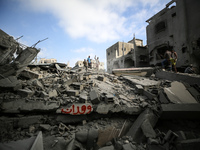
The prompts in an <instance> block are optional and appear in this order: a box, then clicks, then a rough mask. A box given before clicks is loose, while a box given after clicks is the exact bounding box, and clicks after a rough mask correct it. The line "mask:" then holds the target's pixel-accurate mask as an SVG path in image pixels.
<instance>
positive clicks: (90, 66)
mask: <svg viewBox="0 0 200 150" xmlns="http://www.w3.org/2000/svg"><path fill="white" fill-rule="evenodd" d="M94 59H95V61H96V67H95V66H94V67H95V68H96V69H97V70H99V64H100V61H99V57H96V55H95V57H94ZM83 65H84V67H85V69H86V71H87V69H88V68H90V69H92V61H91V58H90V56H88V58H87V60H86V59H84V61H83Z"/></svg>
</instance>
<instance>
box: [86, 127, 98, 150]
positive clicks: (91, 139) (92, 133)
mask: <svg viewBox="0 0 200 150" xmlns="http://www.w3.org/2000/svg"><path fill="white" fill-rule="evenodd" d="M98 134H99V132H98V130H97V129H92V128H91V129H89V131H88V134H87V145H86V149H91V148H92V147H93V148H94V147H95V144H96V140H97V138H98Z"/></svg>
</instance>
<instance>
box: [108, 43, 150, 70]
mask: <svg viewBox="0 0 200 150" xmlns="http://www.w3.org/2000/svg"><path fill="white" fill-rule="evenodd" d="M134 41H135V44H133V40H131V41H129V42H128V43H125V42H117V43H115V44H114V45H112V46H111V47H109V48H108V49H107V50H106V56H107V72H108V73H111V72H112V70H113V69H118V68H132V67H135V66H136V67H144V66H148V65H149V63H148V50H147V48H146V47H144V46H143V41H142V40H140V39H135V40H134ZM134 45H135V46H134ZM123 50H124V51H123ZM134 52H136V55H134ZM135 63H136V64H135Z"/></svg>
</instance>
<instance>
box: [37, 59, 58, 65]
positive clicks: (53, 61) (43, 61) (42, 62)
mask: <svg viewBox="0 0 200 150" xmlns="http://www.w3.org/2000/svg"><path fill="white" fill-rule="evenodd" d="M56 62H57V60H56V59H54V58H51V59H46V58H41V59H40V61H39V62H38V63H39V64H48V63H56Z"/></svg>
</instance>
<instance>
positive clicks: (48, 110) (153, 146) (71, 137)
mask: <svg viewBox="0 0 200 150" xmlns="http://www.w3.org/2000/svg"><path fill="white" fill-rule="evenodd" d="M27 49H31V50H32V49H34V50H35V53H34V54H33V53H30V51H29V52H27V53H26V55H22V54H20V55H19V57H22V56H23V58H24V57H26V58H29V60H27V61H16V59H15V60H13V61H10V62H9V63H7V66H8V68H9V67H13V66H15V65H14V64H18V66H21V67H18V68H16V67H13V68H14V70H12V71H11V73H9V74H6V72H8V71H5V72H1V78H0V89H1V90H0V111H1V116H0V122H1V123H0V128H1V130H0V149H2V150H4V149H5V150H7V149H21V150H22V149H24V150H25V149H26V150H29V149H37V150H40V149H41V150H42V149H55V150H63V149H65V150H97V149H100V150H146V149H147V150H194V149H195V150H196V149H198V148H199V146H200V129H199V125H200V121H199V119H200V105H199V102H200V88H199V86H200V82H198V81H200V78H199V77H196V76H195V79H194V80H195V81H197V82H196V83H195V84H193V83H192V84H190V83H189V82H187V81H190V80H191V78H192V77H191V76H188V75H185V78H184V82H183V81H182V80H180V81H178V80H177V81H170V80H165V79H160V78H158V77H161V76H163V74H165V73H166V74H168V72H162V71H157V72H156V74H152V75H151V76H150V77H148V78H147V77H139V76H127V75H126V76H123V75H121V76H115V75H112V74H108V73H105V72H103V71H98V70H96V69H89V70H88V71H87V72H86V70H85V69H84V68H79V67H74V68H67V67H66V66H65V65H64V64H61V63H53V64H31V65H30V64H29V63H30V62H31V61H32V60H33V59H34V57H29V55H30V56H33V55H35V54H36V53H37V52H38V50H37V49H35V48H30V47H29V48H27ZM25 50H26V49H25ZM25 50H23V51H22V52H21V53H25ZM24 59H25V58H24ZM24 59H23V60H24ZM17 60H20V59H17ZM16 62H17V63H16ZM4 65H5V63H4ZM4 65H1V66H0V70H3V69H4V70H6V69H7V68H5V67H4ZM2 68H3V69H2ZM22 68H23V69H22ZM171 74H173V73H171ZM168 76H169V75H168ZM176 76H179V74H176ZM180 76H183V75H182V74H180ZM177 78H178V77H177Z"/></svg>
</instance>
